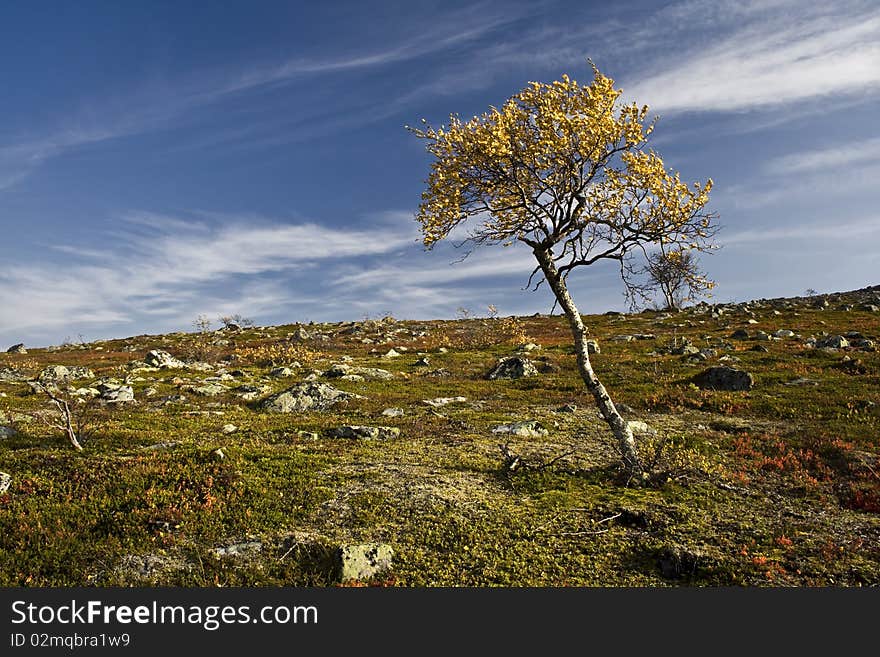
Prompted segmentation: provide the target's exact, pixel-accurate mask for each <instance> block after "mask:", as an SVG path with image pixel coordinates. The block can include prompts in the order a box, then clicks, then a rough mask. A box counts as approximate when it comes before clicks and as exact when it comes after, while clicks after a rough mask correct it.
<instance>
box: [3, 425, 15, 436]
mask: <svg viewBox="0 0 880 657" xmlns="http://www.w3.org/2000/svg"><path fill="white" fill-rule="evenodd" d="M15 433H16V431H15V429H13V428H12V427H0V439H2V438H12V437H13V436H14V435H15Z"/></svg>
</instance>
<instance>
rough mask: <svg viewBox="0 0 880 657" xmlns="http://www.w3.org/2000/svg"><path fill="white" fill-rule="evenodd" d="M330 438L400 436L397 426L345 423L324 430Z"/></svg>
mask: <svg viewBox="0 0 880 657" xmlns="http://www.w3.org/2000/svg"><path fill="white" fill-rule="evenodd" d="M324 433H325V434H327V436H329V437H330V438H351V439H354V440H387V439H389V438H397V437H398V436H400V429H398V428H397V427H367V426H363V425H346V426H342V427H336V428H335V429H327V430H326V431H325V432H324Z"/></svg>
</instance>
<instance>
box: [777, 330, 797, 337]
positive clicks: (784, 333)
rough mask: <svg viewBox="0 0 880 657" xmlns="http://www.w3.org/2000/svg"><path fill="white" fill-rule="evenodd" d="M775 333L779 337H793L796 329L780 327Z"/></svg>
mask: <svg viewBox="0 0 880 657" xmlns="http://www.w3.org/2000/svg"><path fill="white" fill-rule="evenodd" d="M773 335H775V336H776V337H777V338H793V337H794V331H790V330H788V329H779V330H778V331H776V333H774V334H773Z"/></svg>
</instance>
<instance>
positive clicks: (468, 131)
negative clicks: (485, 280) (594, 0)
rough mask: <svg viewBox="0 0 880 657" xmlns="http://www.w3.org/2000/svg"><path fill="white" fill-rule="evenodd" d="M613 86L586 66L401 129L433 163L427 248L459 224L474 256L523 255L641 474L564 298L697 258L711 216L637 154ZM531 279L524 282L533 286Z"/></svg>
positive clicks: (621, 446) (424, 224) (631, 113)
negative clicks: (579, 274) (596, 277)
mask: <svg viewBox="0 0 880 657" xmlns="http://www.w3.org/2000/svg"><path fill="white" fill-rule="evenodd" d="M620 95H621V91H620V90H619V89H615V87H614V81H613V80H611V79H610V78H608V77H606V76H604V75H602V74H601V73H600V72H599V70H598V69H597V68H596V67H595V66H593V81H592V82H591V83H590V84H588V85H581V84H578V83H577V82H576V81H575V80H572V79H570V78H569V77H568V76H563V77H562V79H561V80H557V81H555V82H552V83H550V84H545V83H539V82H531V83H529V85H528V86H527V87H526V88H525V89H523V90H522V91H521V92H519V93H518V94H516V95H514V96H512V97H511V98H510V99H509V100H508V101H507V102H506V103H505V104H504V105H503V107H501V108H500V109H497V108H494V107H492V108H490V110H489V111H488V112H486V113H484V114H482V115H481V116H477V117H474V118H473V119H471V120H469V121H466V122H464V121H462V120H461V119H459V118H458V117H457V116H456V115H452V116H451V117H450V120H449V124H448V125H447V126H442V127H440V128H433V127H431V126H430V125H428V124H427V123H426V122H424V121H423V122H422V124H423V125H422V127H421V128H409V130H410V131H411V132H413V133H414V134H415V135H416V136H417V137H419V138H421V139H424V140H425V142H426V149H427V150H428V152H429V153H430V154H431V156H433V159H432V163H431V171H430V174H429V177H428V179H427V181H426V185H427V187H426V189H425V191H424V192H423V193H422V202H421V204H420V207H419V215H418V220H419V223H420V224H421V230H422V235H423V239H424V244H425V246H426V247H427V248H430V247H431V246H432V245H434V244H435V243H436V242H438V241H439V240H442V239H444V238H446V237H448V236H449V234H450V232H451V231H452V230H453V229H454V228H456V227H457V226H459V225H460V224H462V223H463V222H467V221H468V220H470V222H469V223H470V224H473V225H472V226H471V231H470V233H469V239H470V240H472V242H473V243H474V244H476V245H489V244H504V245H509V244H512V243H513V242H514V241H518V242H521V243H523V244H525V245H527V246H528V248H529V249H531V251H532V253H533V254H534V257H535V260H536V262H537V266H536V267H535V269H534V271H533V272H532V277H533V278H531V279H530V281H531V280H536V281H537V285H540V283H542V282H543V281H546V282H547V284H548V286H549V287H550V289H551V290H552V291H553V294H554V295H555V297H556V302H557V303H558V304H559V306H560V307H561V308H562V310H563V312H564V313H565V315H566V317H567V318H568V322H569V325H570V327H571V332H572V335H573V337H574V343H575V347H576V353H577V363H578V370H579V372H580V375H581V377H582V378H583V380H584V383H585V385H586V387H587V389H588V390H589V392H590V393H591V394H592V396H593V398H594V399H595V401H596V404H597V405H598V407H599V410H600V412H601V414H602V417H603V418H604V419H605V421H606V422H607V423H608V425H609V426H610V428H611V431H612V432H613V435H614V437H615V440H616V445H617V448H618V450H619V452H620V455H621V458H622V460H623V464H624V466H625V468H626V470H627V472H628V473H629V474H630V475H639V476H640V475H641V474H642V466H641V463H640V461H639V457H638V452H637V449H636V445H635V441H634V439H633V434H632V431H631V429H630V427H629V426H628V424H627V422H626V421H625V420H624V419H623V418H622V417H621V415H620V413H619V412H618V411H617V409H616V408H615V406H614V403H613V401H612V400H611V397H610V396H609V394H608V391H607V390H606V389H605V386H604V385H602V383H601V382H600V380H599V377H598V376H597V375H596V373H595V372H594V370H593V367H592V365H591V364H590V357H589V354H588V351H587V328H586V326H585V325H584V323H583V320H582V318H581V315H580V312H579V311H578V308H577V306H576V305H575V302H574V300H573V299H572V297H571V294H569V291H568V286H567V279H568V276H569V275H570V274H571V272H572V271H574V270H575V269H577V268H578V267H583V266H588V265H592V264H595V263H598V262H600V261H603V260H611V261H615V262H616V263H618V265H619V267H620V273H621V277H622V279H623V283H624V285H625V286H626V287H627V290H633V289H635V286H637V285H638V283H637V282H636V281H635V280H633V276H634V274H635V272H637V271H639V268H638V267H637V266H635V265H634V260H635V258H636V257H640V258H647V257H648V256H649V254H650V253H651V252H652V250H653V249H657V248H661V247H662V248H664V249H666V250H670V249H678V250H682V251H691V250H696V251H700V250H706V249H708V248H710V246H711V244H710V240H711V237H712V235H713V232H714V226H713V223H712V220H713V219H714V216H713V215H712V214H711V213H709V212H707V211H705V209H704V208H705V205H706V203H707V201H708V198H709V191H710V189H711V187H712V181H711V180H707V181H706V182H705V183H702V184H701V183H695V184H694V185H692V186H689V185H688V184H686V183H684V182H682V181H681V180H680V177H679V174H678V173H673V172H670V171H667V169H666V167H665V166H664V164H663V160H662V159H661V158H660V156H659V155H658V154H657V153H655V152H654V151H652V150H649V149H647V148H646V146H647V139H648V136H649V135H650V133H651V132H652V130H653V127H654V125H653V122H651V123H646V121H645V117H646V115H647V112H648V108H647V106H643V107H639V106H637V105H636V104H630V105H623V104H621V103H620V102H619V98H620ZM535 276H537V277H538V278H537V279H535V278H534V277H535Z"/></svg>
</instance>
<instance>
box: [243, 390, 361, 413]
mask: <svg viewBox="0 0 880 657" xmlns="http://www.w3.org/2000/svg"><path fill="white" fill-rule="evenodd" d="M350 399H363V397H361V396H360V395H355V394H354V393H350V392H345V391H343V390H337V389H336V388H334V387H333V386H330V385H327V384H326V383H315V382H309V383H300V384H297V385H295V386H293V387H291V388H288V389H287V390H284V391H282V392H279V393H278V394H275V395H272V396H271V397H268V398H267V399H265V400H264V401H263V402H262V404H261V405H260V406H261V408H262V409H263V410H266V411H270V412H272V413H302V412H304V411H326V410H328V409H330V408H331V407H333V406H335V405H336V404H339V403H341V402H347V401H348V400H350Z"/></svg>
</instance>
